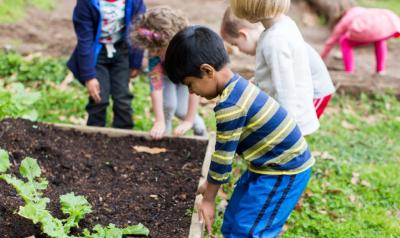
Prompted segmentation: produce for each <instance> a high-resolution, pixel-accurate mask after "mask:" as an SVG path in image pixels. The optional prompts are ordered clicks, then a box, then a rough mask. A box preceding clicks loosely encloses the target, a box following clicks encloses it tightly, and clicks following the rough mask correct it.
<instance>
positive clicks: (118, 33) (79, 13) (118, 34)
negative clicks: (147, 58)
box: [67, 0, 146, 129]
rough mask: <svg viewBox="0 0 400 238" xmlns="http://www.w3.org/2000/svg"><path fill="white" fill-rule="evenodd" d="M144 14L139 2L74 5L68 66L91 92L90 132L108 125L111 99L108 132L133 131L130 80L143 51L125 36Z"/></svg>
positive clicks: (91, 0)
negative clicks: (111, 129) (73, 36)
mask: <svg viewBox="0 0 400 238" xmlns="http://www.w3.org/2000/svg"><path fill="white" fill-rule="evenodd" d="M145 11H146V6H145V4H144V3H143V1H142V0H77V3H76V6H75V9H74V13H73V23H74V28H75V32H76V36H77V40H78V42H77V46H76V48H75V50H74V52H73V54H72V56H71V58H70V59H69V61H68V64H67V65H68V68H69V69H70V70H71V71H72V72H73V74H74V76H75V77H76V78H77V79H78V80H79V81H80V82H81V83H82V84H83V85H85V86H86V88H87V90H88V92H89V95H90V97H89V102H88V104H87V106H86V111H87V112H88V114H89V117H88V121H87V125H89V126H102V127H104V126H105V125H106V111H107V107H108V105H109V97H110V95H111V96H112V99H113V112H114V118H113V124H112V126H113V127H115V128H125V129H129V128H132V127H133V119H132V108H131V102H132V99H133V95H132V94H131V92H130V91H129V79H130V77H131V76H132V77H135V76H137V75H138V73H139V69H140V68H141V63H142V59H143V51H142V50H140V49H137V48H134V47H133V46H132V45H131V44H130V42H129V41H128V36H129V30H130V27H131V24H132V22H134V21H135V20H137V19H138V17H139V16H140V15H141V14H143V13H144V12H145Z"/></svg>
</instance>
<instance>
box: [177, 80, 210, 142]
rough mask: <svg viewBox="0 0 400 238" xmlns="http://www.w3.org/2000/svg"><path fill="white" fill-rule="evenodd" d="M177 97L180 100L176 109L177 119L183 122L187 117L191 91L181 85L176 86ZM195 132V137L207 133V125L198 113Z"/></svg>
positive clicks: (194, 124)
mask: <svg viewBox="0 0 400 238" xmlns="http://www.w3.org/2000/svg"><path fill="white" fill-rule="evenodd" d="M176 95H177V97H178V98H179V100H178V104H177V108H176V113H175V115H176V117H178V118H179V119H181V120H184V119H185V116H186V114H187V111H188V105H189V95H190V94H189V89H188V87H187V86H185V85H183V84H181V85H177V86H176ZM193 131H194V134H195V135H199V136H203V135H205V133H206V124H205V123H204V120H203V118H201V117H200V116H199V114H198V113H196V115H195V118H194V122H193Z"/></svg>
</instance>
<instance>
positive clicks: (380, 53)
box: [375, 39, 387, 73]
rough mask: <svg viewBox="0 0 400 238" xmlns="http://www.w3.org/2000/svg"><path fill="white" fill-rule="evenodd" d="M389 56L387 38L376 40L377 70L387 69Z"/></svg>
mask: <svg viewBox="0 0 400 238" xmlns="http://www.w3.org/2000/svg"><path fill="white" fill-rule="evenodd" d="M386 56H387V44H386V39H384V40H379V41H376V42H375V57H376V72H378V73H380V72H382V71H385V63H386Z"/></svg>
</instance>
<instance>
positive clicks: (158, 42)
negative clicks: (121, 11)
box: [132, 6, 206, 139]
mask: <svg viewBox="0 0 400 238" xmlns="http://www.w3.org/2000/svg"><path fill="white" fill-rule="evenodd" d="M186 26H188V20H187V18H186V17H185V16H183V15H182V14H181V13H180V12H179V11H175V10H173V9H171V8H169V7H164V6H162V7H156V8H152V9H149V10H148V11H147V12H146V14H145V15H144V16H143V17H142V19H141V20H140V21H139V22H138V24H137V25H136V27H135V30H134V31H133V34H132V38H133V41H134V42H135V43H136V44H137V45H139V46H141V47H142V48H146V49H148V55H149V64H148V72H149V73H148V78H149V80H150V88H151V101H152V105H153V110H154V114H155V122H154V125H153V128H152V129H151V131H150V135H151V136H152V137H153V138H155V139H160V138H162V137H163V135H165V134H170V133H171V132H172V119H173V117H174V116H176V117H178V118H179V119H181V120H182V123H181V124H180V125H179V126H178V127H177V128H176V129H175V131H174V134H175V135H178V136H180V135H183V134H185V133H186V132H187V131H188V130H190V129H191V128H193V131H194V134H195V135H198V136H205V135H206V126H205V123H204V121H203V119H202V118H201V117H200V116H199V115H198V114H197V112H196V111H197V106H198V104H199V97H198V96H196V95H194V94H189V90H188V88H187V86H185V85H175V84H173V83H172V81H171V80H170V79H169V78H168V76H167V75H166V74H165V73H164V69H163V65H162V64H163V61H164V57H165V51H166V49H167V47H168V44H169V41H170V40H171V39H172V37H173V36H174V35H175V34H176V33H177V32H178V31H180V30H182V29H183V28H185V27H186Z"/></svg>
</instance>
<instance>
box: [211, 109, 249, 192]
mask: <svg viewBox="0 0 400 238" xmlns="http://www.w3.org/2000/svg"><path fill="white" fill-rule="evenodd" d="M215 116H216V121H217V140H216V144H215V152H214V153H213V155H212V157H211V164H210V169H209V173H208V181H209V182H211V183H214V184H223V183H227V182H229V179H230V174H231V170H232V161H233V158H234V156H235V154H236V149H237V146H238V144H239V139H240V136H241V134H242V131H243V129H244V126H245V123H246V116H245V112H244V110H243V109H242V108H241V107H239V106H237V105H231V106H228V107H224V108H223V109H221V110H218V111H216V113H215Z"/></svg>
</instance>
